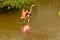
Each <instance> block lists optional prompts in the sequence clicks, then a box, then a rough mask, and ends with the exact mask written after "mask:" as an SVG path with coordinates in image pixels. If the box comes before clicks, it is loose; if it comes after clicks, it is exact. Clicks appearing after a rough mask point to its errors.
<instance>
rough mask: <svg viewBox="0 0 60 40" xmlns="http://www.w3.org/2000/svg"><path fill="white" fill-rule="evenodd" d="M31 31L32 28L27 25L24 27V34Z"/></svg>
mask: <svg viewBox="0 0 60 40" xmlns="http://www.w3.org/2000/svg"><path fill="white" fill-rule="evenodd" d="M29 30H30V26H29V25H25V26H24V27H23V32H24V33H25V32H28V31H29Z"/></svg>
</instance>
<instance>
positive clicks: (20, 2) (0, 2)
mask: <svg viewBox="0 0 60 40" xmlns="http://www.w3.org/2000/svg"><path fill="white" fill-rule="evenodd" d="M35 2H36V0H0V8H6V9H7V10H9V9H11V8H19V9H22V8H29V7H30V6H31V4H33V3H35Z"/></svg>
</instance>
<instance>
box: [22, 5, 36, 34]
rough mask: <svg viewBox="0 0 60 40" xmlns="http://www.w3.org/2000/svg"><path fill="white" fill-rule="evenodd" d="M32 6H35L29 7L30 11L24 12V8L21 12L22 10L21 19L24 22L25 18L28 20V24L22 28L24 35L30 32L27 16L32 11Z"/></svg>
mask: <svg viewBox="0 0 60 40" xmlns="http://www.w3.org/2000/svg"><path fill="white" fill-rule="evenodd" d="M33 6H35V5H32V6H31V8H30V11H28V10H26V11H25V9H24V8H23V10H22V16H21V19H24V20H26V18H28V23H27V25H25V26H24V27H23V30H22V31H23V33H24V34H27V33H28V32H29V30H30V26H29V16H30V13H31V11H32V7H33Z"/></svg>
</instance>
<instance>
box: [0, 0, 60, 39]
mask: <svg viewBox="0 0 60 40" xmlns="http://www.w3.org/2000/svg"><path fill="white" fill-rule="evenodd" d="M59 10H60V0H49V1H48V0H46V1H45V0H38V1H37V6H36V7H35V8H34V9H33V11H32V16H31V17H30V27H31V32H30V34H28V35H27V36H26V38H24V36H23V34H22V32H21V27H22V26H23V22H22V20H21V19H20V16H21V15H20V13H19V12H12V13H11V14H7V15H6V14H0V40H60V17H59V16H58V15H57V13H58V11H59Z"/></svg>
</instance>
